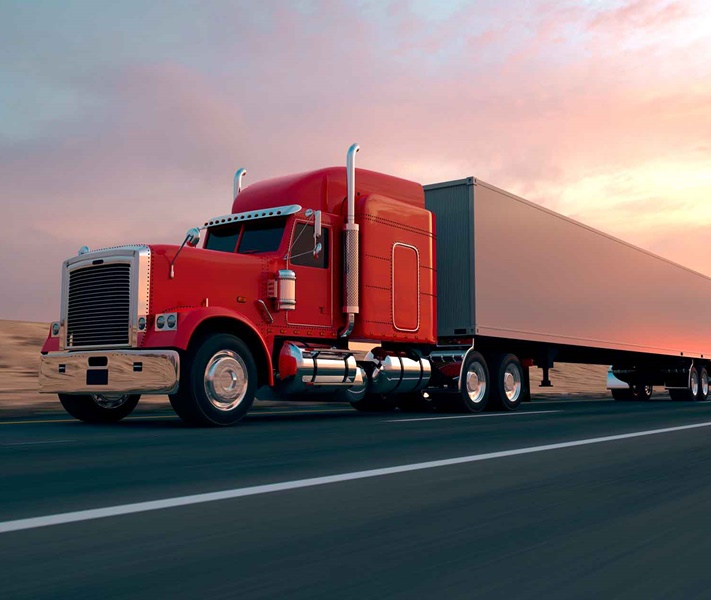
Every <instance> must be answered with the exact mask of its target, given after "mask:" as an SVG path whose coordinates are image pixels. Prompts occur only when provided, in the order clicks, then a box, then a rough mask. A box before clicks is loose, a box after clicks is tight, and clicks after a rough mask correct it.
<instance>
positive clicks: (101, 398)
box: [91, 394, 129, 410]
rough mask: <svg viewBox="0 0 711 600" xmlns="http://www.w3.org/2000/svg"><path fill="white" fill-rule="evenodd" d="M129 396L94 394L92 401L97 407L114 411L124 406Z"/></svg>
mask: <svg viewBox="0 0 711 600" xmlns="http://www.w3.org/2000/svg"><path fill="white" fill-rule="evenodd" d="M128 398H129V395H128V394H92V395H91V399H92V400H93V401H94V403H95V404H96V405H97V406H100V407H101V408H106V409H109V410H111V409H114V408H119V407H120V406H123V405H124V404H126V402H127V401H128Z"/></svg>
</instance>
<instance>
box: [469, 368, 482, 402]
mask: <svg viewBox="0 0 711 600" xmlns="http://www.w3.org/2000/svg"><path fill="white" fill-rule="evenodd" d="M466 386H467V396H469V400H471V401H472V402H473V403H474V404H479V402H481V401H482V399H483V398H484V394H485V393H486V374H485V373H484V367H483V366H482V365H481V363H478V362H473V363H472V364H470V365H469V368H468V369H467V377H466Z"/></svg>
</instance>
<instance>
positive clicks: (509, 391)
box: [504, 365, 523, 402]
mask: <svg viewBox="0 0 711 600" xmlns="http://www.w3.org/2000/svg"><path fill="white" fill-rule="evenodd" d="M521 381H522V378H521V371H520V370H519V369H517V368H516V366H515V365H509V366H508V367H506V370H505V371H504V393H505V394H506V398H508V400H509V402H516V400H518V398H519V396H520V395H521V388H522V387H523V386H522V383H521Z"/></svg>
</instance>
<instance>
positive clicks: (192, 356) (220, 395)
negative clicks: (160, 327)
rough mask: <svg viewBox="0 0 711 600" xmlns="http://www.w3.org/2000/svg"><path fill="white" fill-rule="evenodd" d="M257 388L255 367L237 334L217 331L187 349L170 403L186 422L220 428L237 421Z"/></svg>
mask: <svg viewBox="0 0 711 600" xmlns="http://www.w3.org/2000/svg"><path fill="white" fill-rule="evenodd" d="M256 391H257V366H256V364H255V362H254V358H253V357H252V353H251V352H250V351H249V348H248V347H247V345H246V344H245V343H244V342H243V341H242V340H241V339H239V338H238V337H235V336H234V335H230V334H226V333H220V334H215V335H211V336H209V337H207V338H205V339H204V340H203V341H202V343H200V344H199V345H198V346H197V347H196V348H193V349H192V350H190V351H189V352H188V355H187V356H186V358H185V360H184V361H183V363H182V365H181V373H180V388H179V389H178V392H177V393H176V394H172V395H171V396H170V403H171V405H172V406H173V409H174V410H175V412H176V413H178V416H179V417H180V418H181V419H182V420H183V421H185V422H186V423H188V424H189V425H197V426H209V427H219V426H226V425H233V424H235V423H237V421H239V420H240V419H241V418H242V417H243V416H244V415H245V414H246V412H247V411H248V410H249V409H250V407H251V406H252V403H253V402H254V395H255V393H256Z"/></svg>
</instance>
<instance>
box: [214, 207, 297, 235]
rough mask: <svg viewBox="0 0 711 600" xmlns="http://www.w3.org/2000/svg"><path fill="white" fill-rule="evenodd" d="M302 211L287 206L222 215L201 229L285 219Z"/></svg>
mask: <svg viewBox="0 0 711 600" xmlns="http://www.w3.org/2000/svg"><path fill="white" fill-rule="evenodd" d="M300 210H301V206H300V205H298V204H287V205H286V206H274V207H273V208H265V209H263V210H250V211H248V212H241V213H233V214H230V215H222V216H221V217H215V218H214V219H210V220H209V221H207V222H206V223H205V225H203V226H202V227H201V229H209V228H210V227H217V226H218V225H227V224H228V223H235V222H238V221H254V220H256V219H268V218H269V217H284V216H287V215H293V214H295V213H297V212H299V211H300Z"/></svg>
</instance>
